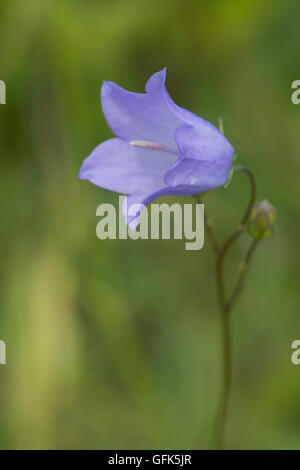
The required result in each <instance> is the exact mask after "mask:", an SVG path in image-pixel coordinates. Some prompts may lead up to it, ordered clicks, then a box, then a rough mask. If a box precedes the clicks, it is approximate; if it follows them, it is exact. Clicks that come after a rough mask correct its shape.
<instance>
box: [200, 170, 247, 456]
mask: <svg viewBox="0 0 300 470" xmlns="http://www.w3.org/2000/svg"><path fill="white" fill-rule="evenodd" d="M237 170H238V171H243V172H245V173H246V174H247V176H248V177H249V180H250V199H249V203H248V205H247V209H246V212H245V213H244V216H243V218H242V221H241V224H240V225H239V226H238V227H237V228H236V230H235V231H234V232H233V233H232V235H231V236H230V237H229V238H228V239H227V241H226V242H225V243H224V245H223V247H222V248H221V249H219V247H218V245H216V243H215V242H214V241H215V238H214V236H212V230H211V226H210V227H209V228H208V229H207V234H208V237H209V239H210V240H211V241H212V242H213V247H214V250H215V253H216V279H217V291H218V300H219V307H220V311H221V328H222V353H223V377H222V384H223V385H222V393H221V399H220V403H219V409H218V413H217V417H216V422H215V428H214V448H222V446H223V437H224V429H225V424H226V417H227V410H228V402H229V396H230V388H231V346H230V322H229V313H230V311H231V307H232V304H233V301H234V299H235V297H236V296H237V295H238V293H239V292H240V291H241V289H242V287H243V281H244V276H242V279H239V280H238V284H237V287H236V288H235V290H234V292H233V294H232V296H231V297H230V300H229V302H227V301H226V289H225V282H224V259H225V255H226V254H227V252H228V250H229V248H230V247H231V246H232V244H233V243H234V242H235V241H236V240H237V238H238V237H239V236H240V235H241V233H243V232H244V230H245V224H246V222H247V220H248V217H249V215H250V211H251V207H252V205H253V203H254V202H255V198H256V185H255V179H254V176H253V174H252V172H251V171H250V170H249V169H248V168H246V167H244V166H238V167H237ZM255 246H256V244H255V245H254V247H253V248H252V249H250V250H249V251H250V254H249V253H248V255H247V256H248V257H247V256H246V262H247V264H248V263H249V261H250V257H251V255H252V252H253V251H254V248H255Z"/></svg>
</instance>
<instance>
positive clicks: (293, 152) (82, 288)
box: [0, 0, 300, 449]
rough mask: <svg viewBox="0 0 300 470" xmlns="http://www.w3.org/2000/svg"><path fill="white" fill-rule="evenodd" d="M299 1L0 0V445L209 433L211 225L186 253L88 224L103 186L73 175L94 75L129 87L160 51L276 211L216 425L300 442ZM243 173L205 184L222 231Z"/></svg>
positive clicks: (195, 439)
mask: <svg viewBox="0 0 300 470" xmlns="http://www.w3.org/2000/svg"><path fill="white" fill-rule="evenodd" d="M299 15H300V5H299V2H296V1H292V0H287V1H285V2H277V1H272V2H271V1H267V0H264V1H263V0H245V1H243V2H236V1H233V0H230V1H226V2H225V1H214V2H200V1H198V0H197V1H196V0H195V1H190V2H189V6H188V8H187V2H186V1H183V0H164V1H163V2H162V1H158V0H154V1H150V2H146V1H141V0H129V1H128V2H127V1H122V0H110V1H105V0H101V1H88V2H87V1H85V0H72V1H71V0H51V1H50V0H43V1H42V0H39V1H37V0H27V1H26V2H24V0H5V1H4V0H3V1H2V2H1V5H0V42H1V44H2V49H1V76H0V79H2V80H5V81H6V84H7V104H6V105H1V107H0V120H1V125H0V132H1V153H2V171H1V174H0V178H1V184H0V188H1V193H2V194H1V197H0V210H1V214H2V217H1V230H0V240H1V253H2V255H1V268H0V276H1V295H0V305H1V315H0V338H1V339H3V340H5V341H6V344H7V365H6V366H0V383H1V386H0V407H1V420H0V447H1V448H207V447H208V446H209V443H210V435H211V423H212V420H213V417H214V414H215V410H216V404H217V400H218V396H219V383H220V374H219V372H220V371H219V368H220V354H221V351H220V329H219V315H218V309H217V301H216V295H215V285H214V268H213V265H212V256H211V255H212V253H211V249H210V247H209V244H208V241H207V242H206V243H205V247H204V249H203V250H202V251H200V252H197V253H195V252H186V251H185V250H184V243H183V242H182V241H180V240H175V241H167V240H165V241H164V240H161V241H150V240H149V241H131V240H128V241H122V240H121V241H116V240H112V241H103V242H101V241H99V240H97V239H96V235H95V227H96V222H97V221H96V216H95V212H96V207H97V205H98V204H100V203H102V202H112V201H113V202H117V195H115V194H113V193H110V192H108V191H105V190H102V189H100V188H97V187H94V186H92V185H91V184H89V183H87V182H82V181H80V180H78V179H77V178H76V175H77V172H78V169H79V166H80V164H81V162H82V160H83V158H84V157H85V156H87V155H88V154H89V152H90V151H91V150H92V149H93V148H94V147H95V146H96V145H97V144H98V143H100V142H101V141H103V140H105V139H106V138H109V137H110V136H111V132H110V130H109V128H108V126H107V124H106V122H105V119H104V117H103V115H102V113H101V110H100V105H99V90H100V86H101V82H102V80H103V79H105V80H113V81H116V82H117V83H118V84H120V85H122V86H124V87H125V88H128V89H130V90H136V91H143V87H144V83H145V81H146V79H147V78H148V77H149V75H151V74H152V73H153V72H154V71H157V70H160V69H161V68H162V67H164V66H167V67H168V73H167V87H168V90H169V92H170V94H171V95H172V97H173V98H174V100H175V101H176V102H177V103H178V104H179V105H181V106H183V107H186V108H188V109H191V110H192V111H193V112H195V113H196V114H199V115H201V116H202V117H204V118H206V119H208V120H210V121H212V122H214V123H215V124H217V119H218V116H219V115H222V116H223V118H224V122H225V123H226V135H227V136H228V138H229V139H230V141H231V142H232V144H233V145H234V147H235V149H236V150H237V151H238V153H239V155H240V159H241V161H242V162H243V164H245V165H247V166H248V167H250V168H251V169H252V170H253V172H254V173H255V175H256V178H257V184H258V191H259V195H258V198H259V199H262V198H267V199H268V200H270V201H272V203H274V205H275V206H276V207H277V209H278V212H279V213H280V222H279V223H278V224H277V227H276V233H275V236H274V237H273V238H272V239H270V240H269V241H268V243H264V244H262V245H261V246H259V247H258V250H257V253H256V254H255V255H256V256H254V259H253V263H252V266H251V270H250V272H249V278H248V282H247V286H246V289H245V292H244V293H243V296H242V297H241V298H240V299H239V301H238V304H237V308H236V311H235V312H234V314H233V317H232V320H233V325H232V337H233V354H234V370H233V373H234V375H233V394H232V397H231V405H230V419H229V423H228V435H227V439H226V441H227V443H228V446H229V447H231V448H255V449H260V448H299V433H300V421H299V419H298V415H299V392H300V368H299V370H298V369H297V367H296V366H293V365H292V364H291V362H290V345H291V342H292V341H293V340H294V339H298V337H299V336H300V324H299V300H300V294H299V286H298V280H299V276H300V262H299V258H300V248H299V229H300V222H299V217H298V215H299V172H300V160H299V150H300V134H299V123H300V107H299V108H297V107H296V106H294V105H292V104H291V101H290V84H291V82H292V80H294V79H297V78H299V76H297V74H298V73H299V67H298V59H297V57H298V56H299V17H300V16H299ZM237 142H239V143H237ZM247 190H248V189H247V187H246V185H245V184H244V179H243V178H234V179H233V182H232V184H231V185H230V187H229V188H228V189H227V190H226V191H224V189H223V188H221V189H219V190H217V191H215V192H213V193H210V194H207V195H206V197H205V209H206V210H207V212H209V216H210V217H212V218H213V219H214V227H215V230H216V231H217V233H218V235H219V237H220V238H222V239H223V238H225V237H226V236H227V235H228V234H229V231H230V230H231V227H234V226H235V225H236V224H237V223H238V221H239V220H240V217H241V213H242V210H243V208H244V206H245V204H246V201H247V197H248V194H247ZM166 200H167V201H175V200H176V201H180V202H182V203H185V202H187V199H186V198H166ZM247 236H248V235H245V237H244V239H243V238H242V237H241V240H240V241H239V243H237V247H236V248H235V251H233V253H232V257H233V262H234V261H236V266H237V270H236V273H228V277H227V282H228V285H229V286H231V285H232V283H233V282H234V280H235V275H237V274H238V262H239V260H240V258H241V255H242V252H243V251H244V250H245V248H246V245H247V242H249V240H246V238H247Z"/></svg>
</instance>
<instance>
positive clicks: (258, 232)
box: [247, 199, 276, 240]
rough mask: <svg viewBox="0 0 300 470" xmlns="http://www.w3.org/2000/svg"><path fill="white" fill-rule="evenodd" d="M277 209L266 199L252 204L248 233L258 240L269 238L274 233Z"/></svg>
mask: <svg viewBox="0 0 300 470" xmlns="http://www.w3.org/2000/svg"><path fill="white" fill-rule="evenodd" d="M275 218H276V209H275V207H273V206H272V205H271V204H270V203H269V202H268V201H267V200H266V199H264V200H263V201H261V202H258V203H256V204H254V205H253V206H252V209H251V212H250V217H249V222H248V226H247V230H248V233H249V234H250V235H251V236H252V237H253V238H255V239H256V240H262V239H264V238H269V237H270V236H271V235H272V233H273V225H274V221H275Z"/></svg>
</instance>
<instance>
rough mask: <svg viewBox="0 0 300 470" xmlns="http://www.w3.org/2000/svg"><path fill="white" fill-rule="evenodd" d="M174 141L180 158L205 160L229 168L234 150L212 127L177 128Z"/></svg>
mask: <svg viewBox="0 0 300 470" xmlns="http://www.w3.org/2000/svg"><path fill="white" fill-rule="evenodd" d="M175 140H176V142H177V146H178V149H179V156H180V157H181V158H194V159H196V160H207V161H209V162H217V163H220V164H221V165H223V166H226V167H228V168H231V165H232V159H233V154H234V149H233V147H232V145H231V144H230V142H229V141H228V140H227V139H226V137H225V136H224V135H223V134H222V133H221V132H220V131H219V130H218V129H217V128H216V127H214V126H213V125H211V127H210V128H209V129H203V127H202V128H201V127H194V126H187V125H185V126H181V127H178V129H176V131H175Z"/></svg>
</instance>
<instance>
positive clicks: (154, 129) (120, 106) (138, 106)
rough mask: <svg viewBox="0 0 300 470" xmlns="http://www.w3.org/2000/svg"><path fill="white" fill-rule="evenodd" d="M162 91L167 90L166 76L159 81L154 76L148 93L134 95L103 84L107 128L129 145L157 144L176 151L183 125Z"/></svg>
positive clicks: (161, 74)
mask: <svg viewBox="0 0 300 470" xmlns="http://www.w3.org/2000/svg"><path fill="white" fill-rule="evenodd" d="M148 83H149V81H148ZM150 85H151V82H150ZM160 87H162V88H164V73H160V75H159V76H156V78H153V76H152V85H151V86H149V87H147V93H132V92H130V91H127V90H125V89H124V88H121V87H120V86H118V85H116V84H115V83H113V82H104V83H103V85H102V89H101V104H102V109H103V113H104V115H105V118H106V120H107V122H108V125H109V126H110V128H111V130H112V131H113V132H114V134H116V135H117V136H118V137H120V138H122V139H125V140H128V141H131V140H147V141H153V142H158V143H160V144H163V145H166V146H168V147H170V148H171V149H172V150H174V151H176V150H177V146H176V143H175V140H174V131H175V129H176V128H177V127H178V126H180V125H181V124H182V122H181V121H180V119H178V118H177V117H176V115H174V113H173V112H172V110H171V109H170V108H169V106H168V104H167V102H166V101H165V100H164V95H163V92H162V89H161V88H160Z"/></svg>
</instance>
